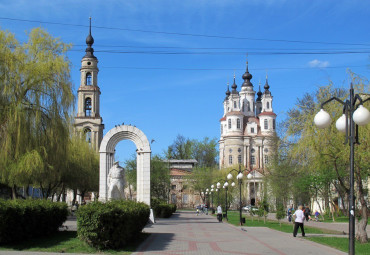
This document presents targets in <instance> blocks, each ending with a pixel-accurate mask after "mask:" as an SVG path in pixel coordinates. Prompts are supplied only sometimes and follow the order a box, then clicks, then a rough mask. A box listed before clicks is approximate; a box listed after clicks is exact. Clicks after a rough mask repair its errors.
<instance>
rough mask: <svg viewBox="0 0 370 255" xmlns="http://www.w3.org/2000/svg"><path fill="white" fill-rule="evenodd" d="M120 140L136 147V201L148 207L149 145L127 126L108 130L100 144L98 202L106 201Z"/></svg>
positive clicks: (143, 137) (140, 135)
mask: <svg viewBox="0 0 370 255" xmlns="http://www.w3.org/2000/svg"><path fill="white" fill-rule="evenodd" d="M122 140H130V141H132V142H133V143H134V144H135V146H136V162H137V185H136V186H137V201H138V202H144V203H146V204H148V205H149V206H150V155H151V150H150V144H149V141H148V139H147V137H146V136H145V134H144V133H143V132H142V131H141V130H140V129H138V128H136V127H134V126H128V125H121V126H117V127H115V128H112V129H111V130H109V132H108V133H107V134H106V135H105V136H104V138H103V140H102V142H101V144H100V150H99V153H100V167H99V200H100V201H107V200H108V175H109V171H110V169H112V167H113V164H114V162H115V160H114V154H115V148H116V145H117V144H118V143H119V142H120V141H122Z"/></svg>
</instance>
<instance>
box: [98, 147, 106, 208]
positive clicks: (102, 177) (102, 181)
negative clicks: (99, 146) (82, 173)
mask: <svg viewBox="0 0 370 255" xmlns="http://www.w3.org/2000/svg"><path fill="white" fill-rule="evenodd" d="M107 157H108V155H107V153H106V152H100V166H99V169H100V173H99V201H106V199H107V170H106V167H107Z"/></svg>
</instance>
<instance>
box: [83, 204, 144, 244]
mask: <svg viewBox="0 0 370 255" xmlns="http://www.w3.org/2000/svg"><path fill="white" fill-rule="evenodd" d="M149 213H150V210H149V206H148V205H146V204H144V203H138V202H134V201H123V200H115V201H109V202H106V203H102V202H93V203H90V204H87V205H85V206H81V207H80V208H79V209H78V211H77V234H78V237H79V238H80V239H81V240H83V241H85V242H86V243H88V244H89V245H91V246H93V247H95V248H98V249H108V248H112V249H117V248H121V247H124V246H125V245H126V244H127V243H128V242H129V241H131V240H133V239H134V238H136V237H137V236H138V235H139V234H140V233H141V231H142V230H143V228H144V227H145V225H146V223H147V222H148V219H149Z"/></svg>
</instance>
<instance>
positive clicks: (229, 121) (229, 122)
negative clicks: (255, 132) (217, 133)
mask: <svg viewBox="0 0 370 255" xmlns="http://www.w3.org/2000/svg"><path fill="white" fill-rule="evenodd" d="M228 124H229V129H230V128H231V119H229V120H228Z"/></svg>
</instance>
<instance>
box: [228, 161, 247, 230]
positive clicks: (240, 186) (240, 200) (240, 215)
mask: <svg viewBox="0 0 370 255" xmlns="http://www.w3.org/2000/svg"><path fill="white" fill-rule="evenodd" d="M233 171H235V172H237V173H238V174H237V176H236V178H237V179H238V182H239V225H240V226H242V225H243V217H242V179H243V176H244V175H243V171H242V170H241V166H240V165H239V171H237V170H236V169H232V170H231V171H230V172H229V174H228V175H227V179H228V180H231V179H232V178H233V175H232V174H231V172H233ZM244 171H246V170H244ZM231 186H233V187H234V186H235V182H233V183H231Z"/></svg>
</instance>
